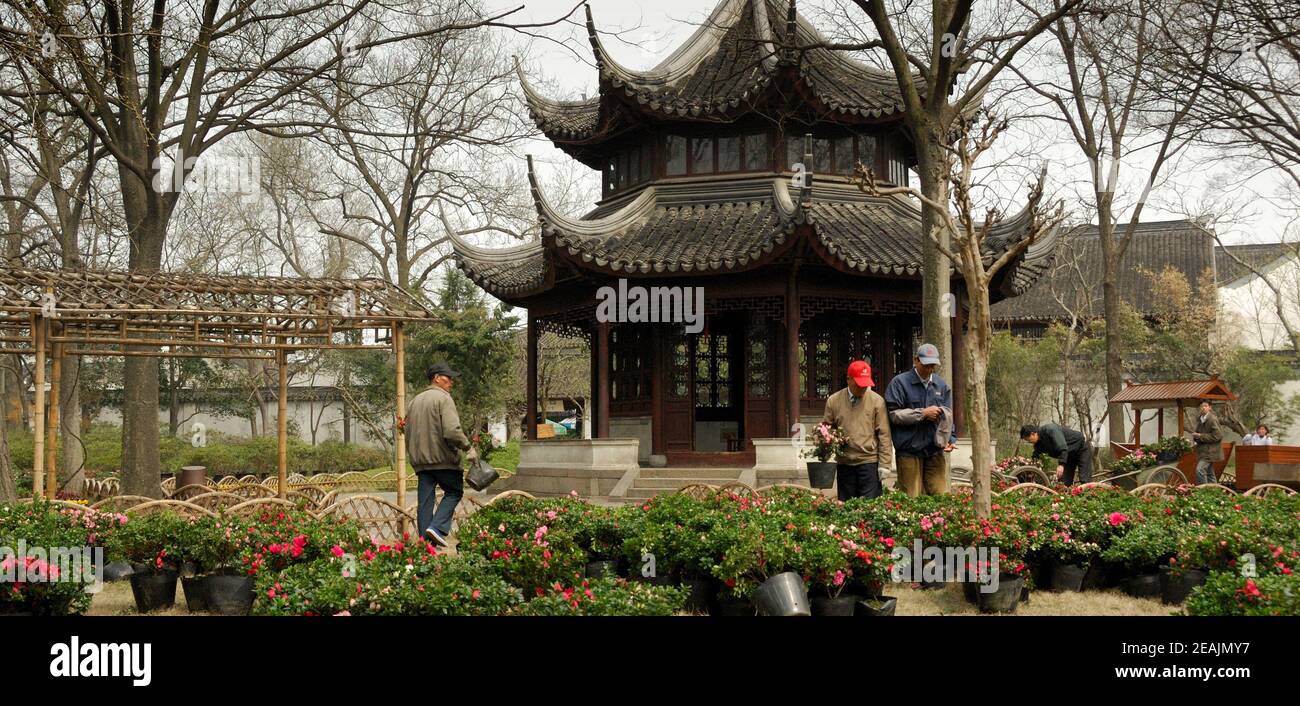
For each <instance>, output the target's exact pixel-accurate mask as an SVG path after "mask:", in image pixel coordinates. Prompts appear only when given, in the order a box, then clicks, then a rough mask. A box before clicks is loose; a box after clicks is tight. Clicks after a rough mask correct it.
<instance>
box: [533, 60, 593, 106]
mask: <svg viewBox="0 0 1300 706" xmlns="http://www.w3.org/2000/svg"><path fill="white" fill-rule="evenodd" d="M512 58H513V59H514V61H515V76H516V77H518V79H519V85H520V87H521V88H523V89H524V99H525V100H527V101H528V103H529V104H530V105H529V107H530V108H531V107H533V106H534V105H535V106H537V107H538V108H541V109H543V110H572V109H575V108H581V109H591V108H596V107H598V106H599V105H600V94H597V95H595V96H594V97H592V98H583V99H579V100H559V99H556V98H551V97H549V96H544V95H542V94H541V93H540V92H538V90H537V89H536V88H533V84H532V83H530V82H529V81H528V76H527V75H525V74H524V67H523V65H522V63H521V62H520V61H519V56H518V55H516V56H514V57H512Z"/></svg>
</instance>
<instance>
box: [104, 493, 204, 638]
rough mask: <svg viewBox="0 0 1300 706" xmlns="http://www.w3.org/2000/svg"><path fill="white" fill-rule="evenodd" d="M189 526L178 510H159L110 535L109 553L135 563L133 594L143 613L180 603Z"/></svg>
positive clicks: (113, 556) (107, 544)
mask: <svg viewBox="0 0 1300 706" xmlns="http://www.w3.org/2000/svg"><path fill="white" fill-rule="evenodd" d="M187 525H188V522H187V520H186V519H185V518H183V517H181V516H180V515H177V514H176V513H173V512H157V513H154V514H151V515H145V516H143V517H136V518H133V519H131V521H129V522H127V523H126V524H125V525H122V526H121V527H119V528H118V529H117V530H116V531H114V532H113V533H112V534H111V535H109V537H108V540H107V543H106V546H105V550H106V552H105V553H106V554H107V555H108V556H109V558H111V559H121V560H123V561H128V562H130V563H131V568H132V569H133V572H132V574H131V593H132V594H134V596H135V605H136V608H137V609H138V610H139V611H140V612H141V613H147V612H149V611H153V610H158V609H160V608H170V607H171V606H172V605H173V604H174V603H175V602H176V580H177V578H178V577H179V572H178V570H177V569H178V568H179V566H180V562H181V561H182V560H183V557H184V545H183V537H184V536H185V530H186V527H187Z"/></svg>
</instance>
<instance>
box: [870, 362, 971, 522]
mask: <svg viewBox="0 0 1300 706" xmlns="http://www.w3.org/2000/svg"><path fill="white" fill-rule="evenodd" d="M938 364H939V349H938V348H936V347H935V346H934V345H932V344H929V343H923V344H921V345H920V346H919V347H917V349H916V356H915V357H913V358H912V369H911V370H908V371H907V372H904V373H899V374H898V375H895V376H894V379H893V380H890V381H889V387H887V388H885V408H886V409H888V410H889V425H890V429H891V430H892V432H893V437H894V455H895V457H896V458H897V464H895V468H897V469H898V485H897V487H898V489H899V490H902V491H903V492H905V493H907V494H908V495H911V496H913V497H915V496H917V495H920V494H921V492H922V491H924V492H925V494H926V495H938V494H940V493H946V492H948V459H947V458H946V457H945V456H944V454H945V453H948V452H950V451H952V450H953V449H954V448H955V447H956V445H957V429H956V425H955V424H954V423H953V418H952V388H951V387H948V383H946V382H944V380H943V378H941V377H939V374H938V373H936V372H934V369H935V366H937V365H938Z"/></svg>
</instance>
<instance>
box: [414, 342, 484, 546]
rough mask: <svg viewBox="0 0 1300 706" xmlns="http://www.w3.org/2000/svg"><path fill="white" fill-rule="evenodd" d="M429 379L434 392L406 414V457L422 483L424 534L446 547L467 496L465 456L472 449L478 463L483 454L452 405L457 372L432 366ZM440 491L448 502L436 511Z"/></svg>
mask: <svg viewBox="0 0 1300 706" xmlns="http://www.w3.org/2000/svg"><path fill="white" fill-rule="evenodd" d="M427 375H428V377H429V389H427V390H425V391H424V392H421V393H420V394H418V395H416V396H415V399H413V400H411V404H410V405H409V406H408V407H407V409H406V455H407V458H409V459H410V461H411V467H413V468H414V469H415V475H416V477H417V478H419V479H420V484H419V498H420V501H419V502H420V504H419V509H418V510H417V511H416V520H417V522H418V523H419V525H420V527H419V529H420V531H421V532H423V533H424V535H425V536H426V537H428V538H429V541H431V542H433V543H434V544H437V545H438V546H440V547H445V546H447V537H448V536H449V535H450V534H451V516H452V514H453V513H455V512H456V505H457V504H459V503H460V499H461V496H462V495H464V494H465V476H464V472H463V471H462V470H461V467H460V451H461V450H462V449H467V450H468V451H469V459H470V461H471V462H472V461H474V460H475V459H477V458H478V450H477V449H475V448H474V447H473V445H472V444H470V443H469V439H468V438H466V436H465V432H464V431H462V430H461V428H460V415H459V414H458V413H457V412H456V402H455V401H453V400H452V399H451V387H452V384H453V383H454V382H455V377H456V371H454V370H452V369H451V367H450V366H448V365H447V364H446V363H443V362H437V363H434V364H433V365H431V366H429V369H428V371H427ZM436 488H442V502H440V503H438V507H437V510H434V506H433V500H434V492H435V489H436Z"/></svg>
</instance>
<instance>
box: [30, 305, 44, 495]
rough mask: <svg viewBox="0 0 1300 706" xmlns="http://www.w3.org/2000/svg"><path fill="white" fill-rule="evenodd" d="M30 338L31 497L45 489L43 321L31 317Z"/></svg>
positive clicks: (37, 317) (42, 319)
mask: <svg viewBox="0 0 1300 706" xmlns="http://www.w3.org/2000/svg"><path fill="white" fill-rule="evenodd" d="M32 337H33V338H34V339H36V341H35V343H36V369H35V370H34V371H33V374H32V378H33V379H32V383H33V386H34V387H35V388H36V389H35V390H33V392H34V395H33V397H34V398H35V399H34V400H33V401H32V403H33V407H34V408H33V409H32V424H33V429H32V497H34V498H35V497H40V496H41V495H42V491H43V490H44V489H45V319H44V318H43V317H40V316H33V317H32Z"/></svg>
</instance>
